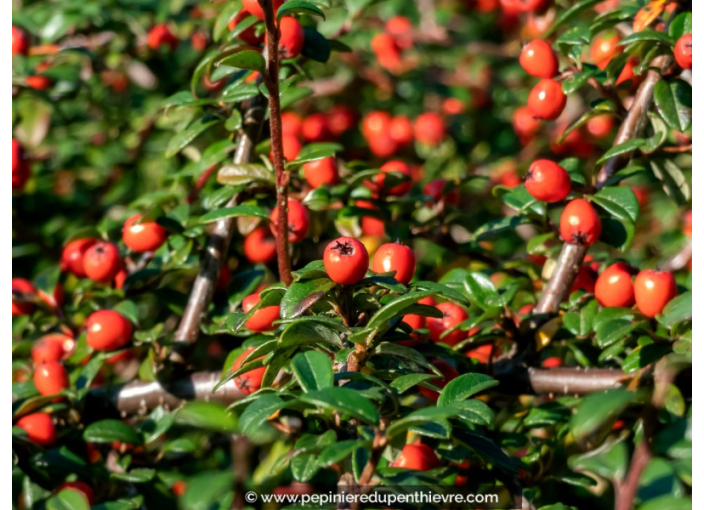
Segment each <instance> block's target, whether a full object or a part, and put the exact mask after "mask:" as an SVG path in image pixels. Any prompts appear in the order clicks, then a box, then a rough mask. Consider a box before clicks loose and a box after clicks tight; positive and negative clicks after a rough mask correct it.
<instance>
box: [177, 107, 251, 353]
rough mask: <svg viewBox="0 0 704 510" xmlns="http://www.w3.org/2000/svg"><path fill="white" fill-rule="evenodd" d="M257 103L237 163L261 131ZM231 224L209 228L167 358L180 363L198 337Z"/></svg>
mask: <svg viewBox="0 0 704 510" xmlns="http://www.w3.org/2000/svg"><path fill="white" fill-rule="evenodd" d="M261 103H262V98H261V97H255V98H253V99H252V100H251V101H250V103H249V106H248V108H247V110H246V112H245V115H244V119H243V130H242V133H241V135H240V138H239V140H238V144H237V150H236V152H235V157H234V162H235V163H237V164H242V163H247V162H248V161H249V159H250V157H251V153H252V148H253V147H254V144H255V143H256V141H257V139H258V138H259V134H260V133H261V129H262V123H263V120H264V113H265V110H264V108H263V106H262V104H261ZM238 198H239V195H237V194H235V195H234V196H233V197H232V198H231V199H230V200H229V202H228V203H227V205H226V207H232V206H235V205H237V201H238ZM234 227H235V218H232V217H230V218H224V219H221V220H219V221H217V222H216V223H215V225H214V226H213V229H212V230H211V232H210V237H209V238H208V242H207V245H206V247H205V250H204V251H203V256H202V260H201V264H200V270H199V272H198V276H196V279H195V281H194V282H193V288H192V289H191V295H190V297H189V299H188V303H187V305H186V309H185V311H184V313H183V317H182V318H181V323H180V324H179V326H178V329H177V330H176V335H175V338H174V345H173V351H172V353H171V357H170V359H171V361H174V362H177V363H181V364H183V363H185V353H186V352H187V351H188V346H190V345H191V344H193V343H194V342H195V341H196V340H197V339H198V333H199V331H200V324H201V321H202V320H203V316H204V314H205V313H206V312H207V310H208V306H210V302H211V301H212V299H213V293H214V292H215V286H216V285H217V281H218V277H219V275H220V268H221V267H222V264H223V260H224V256H225V254H226V253H227V248H228V246H229V245H230V240H231V239H232V234H233V231H234Z"/></svg>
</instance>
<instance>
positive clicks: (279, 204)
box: [259, 0, 293, 285]
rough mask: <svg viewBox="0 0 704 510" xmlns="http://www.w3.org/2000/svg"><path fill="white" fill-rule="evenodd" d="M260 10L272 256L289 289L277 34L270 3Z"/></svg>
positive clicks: (264, 2) (263, 1)
mask: <svg viewBox="0 0 704 510" xmlns="http://www.w3.org/2000/svg"><path fill="white" fill-rule="evenodd" d="M259 5H261V7H262V9H263V10H264V22H265V24H266V70H265V71H264V84H265V85H266V88H267V90H268V91H269V128H270V131H271V152H272V159H273V160H274V161H273V162H274V169H275V170H276V209H277V214H278V219H277V221H276V225H275V231H276V235H275V236H274V237H275V238H276V255H277V258H278V263H279V277H280V278H281V281H282V282H283V283H284V284H286V285H291V282H292V281H293V278H292V277H291V256H290V254H289V252H288V181H289V174H288V172H287V171H286V169H285V168H284V145H283V128H282V125H281V100H280V98H279V30H278V28H277V26H276V17H275V15H274V5H273V2H272V0H259Z"/></svg>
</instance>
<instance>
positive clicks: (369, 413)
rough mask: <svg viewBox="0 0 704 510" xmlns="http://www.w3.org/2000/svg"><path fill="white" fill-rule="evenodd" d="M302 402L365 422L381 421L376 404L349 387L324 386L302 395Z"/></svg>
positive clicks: (374, 422)
mask: <svg viewBox="0 0 704 510" xmlns="http://www.w3.org/2000/svg"><path fill="white" fill-rule="evenodd" d="M300 400H301V401H302V402H305V403H308V404H312V405H314V406H319V407H323V408H325V409H329V410H334V411H338V412H340V413H342V414H346V415H349V416H351V417H353V418H358V419H360V420H362V421H364V422H367V423H372V424H376V423H378V422H379V412H378V411H377V410H376V407H374V404H373V403H372V402H371V401H370V400H368V399H367V398H365V397H363V396H362V395H360V394H359V393H358V392H356V391H354V390H351V389H349V388H324V389H322V390H316V391H309V392H308V393H304V394H303V395H301V396H300Z"/></svg>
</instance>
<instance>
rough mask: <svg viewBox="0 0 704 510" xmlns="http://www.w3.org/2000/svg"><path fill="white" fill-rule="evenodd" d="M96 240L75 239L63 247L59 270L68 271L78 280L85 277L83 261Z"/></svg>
mask: <svg viewBox="0 0 704 510" xmlns="http://www.w3.org/2000/svg"><path fill="white" fill-rule="evenodd" d="M97 242H98V240H97V239H91V238H87V239H76V240H75V241H71V242H70V243H68V244H67V245H66V246H64V249H63V251H62V252H61V269H62V270H64V271H70V272H72V273H73V274H75V275H76V276H78V277H79V278H84V277H85V276H86V272H85V269H84V268H83V260H84V257H85V255H86V252H87V251H88V249H89V248H90V247H91V246H93V245H94V244H95V243H97Z"/></svg>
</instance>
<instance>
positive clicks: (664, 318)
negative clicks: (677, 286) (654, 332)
mask: <svg viewBox="0 0 704 510" xmlns="http://www.w3.org/2000/svg"><path fill="white" fill-rule="evenodd" d="M657 319H658V322H659V323H660V324H662V325H663V326H665V327H666V328H672V327H673V326H675V325H677V324H679V323H680V322H691V320H692V292H691V291H688V292H685V293H684V294H682V295H680V296H677V297H675V298H673V299H672V300H671V301H670V302H669V303H667V305H666V306H665V308H664V309H663V311H662V313H661V314H660V315H658V317H657Z"/></svg>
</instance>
